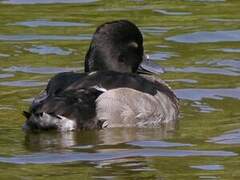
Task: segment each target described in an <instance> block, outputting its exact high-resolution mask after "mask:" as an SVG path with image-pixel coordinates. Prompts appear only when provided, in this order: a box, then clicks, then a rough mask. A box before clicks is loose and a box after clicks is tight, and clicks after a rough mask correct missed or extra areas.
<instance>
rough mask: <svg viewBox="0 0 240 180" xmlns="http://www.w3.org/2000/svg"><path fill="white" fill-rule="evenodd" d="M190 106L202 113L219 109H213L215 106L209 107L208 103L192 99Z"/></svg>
mask: <svg viewBox="0 0 240 180" xmlns="http://www.w3.org/2000/svg"><path fill="white" fill-rule="evenodd" d="M192 106H193V107H196V108H198V109H199V111H200V112H202V113H210V112H214V111H220V110H219V109H215V108H213V107H210V106H209V105H207V104H205V103H202V102H199V101H194V103H193V104H192Z"/></svg>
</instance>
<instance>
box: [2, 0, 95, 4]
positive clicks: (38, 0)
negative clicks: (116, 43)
mask: <svg viewBox="0 0 240 180" xmlns="http://www.w3.org/2000/svg"><path fill="white" fill-rule="evenodd" d="M96 1H98V0H67V1H66V0H31V1H29V0H3V1H1V2H2V3H6V4H52V3H91V2H96Z"/></svg>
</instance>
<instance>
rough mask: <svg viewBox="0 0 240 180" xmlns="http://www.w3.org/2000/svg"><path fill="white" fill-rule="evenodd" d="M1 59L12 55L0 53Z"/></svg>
mask: <svg viewBox="0 0 240 180" xmlns="http://www.w3.org/2000/svg"><path fill="white" fill-rule="evenodd" d="M0 57H10V55H9V54H2V53H0Z"/></svg>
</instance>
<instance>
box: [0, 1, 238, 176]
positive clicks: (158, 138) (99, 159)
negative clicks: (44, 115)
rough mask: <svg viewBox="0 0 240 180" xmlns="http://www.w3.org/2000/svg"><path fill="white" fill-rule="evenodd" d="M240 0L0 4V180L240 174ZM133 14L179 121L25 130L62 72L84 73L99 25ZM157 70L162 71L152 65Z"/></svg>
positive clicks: (2, 2)
mask: <svg viewBox="0 0 240 180" xmlns="http://www.w3.org/2000/svg"><path fill="white" fill-rule="evenodd" d="M239 8H240V1H238V0H164V1H153V0H119V1H114V0H69V1H67V0H66V1H63V0H41V1H40V0H32V1H28V0H0V24H1V26H0V122H1V123H0V179H67V178H69V179H173V180H175V179H184V180H185V179H191V180H192V179H228V180H229V179H240V171H239V167H240V77H239V76H240V23H239V22H240V13H239ZM116 19H129V20H131V21H133V22H135V23H136V24H137V25H138V26H139V28H140V29H141V31H142V33H143V35H144V46H145V51H146V53H147V54H149V57H150V58H151V59H152V60H153V61H154V62H155V63H157V64H158V65H161V66H162V67H164V70H165V73H163V74H161V75H159V77H160V78H162V79H164V80H166V81H167V82H168V83H169V85H170V86H171V87H172V88H173V89H174V91H175V92H176V94H177V95H178V97H179V98H180V99H181V115H180V118H179V122H178V124H177V125H169V126H166V127H162V128H156V129H135V128H119V129H118V128H116V129H105V130H100V131H83V132H81V133H74V132H71V133H62V134H59V133H54V132H48V133H40V134H25V133H24V132H23V131H22V129H21V127H22V125H23V123H24V121H25V119H24V117H23V116H22V114H21V113H22V111H23V110H26V109H27V108H28V106H29V104H30V102H31V100H32V98H33V97H34V96H35V95H37V94H38V93H39V92H40V91H41V90H42V89H43V88H44V87H45V85H46V83H47V81H48V79H49V78H50V77H52V76H53V75H54V74H56V73H59V72H64V71H82V70H83V59H84V56H85V52H86V51H87V49H88V46H89V42H90V39H91V35H92V34H93V32H94V31H95V28H96V27H97V26H98V25H100V24H102V23H103V22H105V21H111V20H116ZM149 68H152V69H154V68H155V67H153V66H152V65H151V66H149Z"/></svg>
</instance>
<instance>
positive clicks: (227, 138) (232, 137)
mask: <svg viewBox="0 0 240 180" xmlns="http://www.w3.org/2000/svg"><path fill="white" fill-rule="evenodd" d="M207 142H212V143H216V144H240V129H236V130H233V131H229V132H226V133H224V134H223V135H220V136H217V137H213V138H210V139H209V140H208V141H207Z"/></svg>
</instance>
